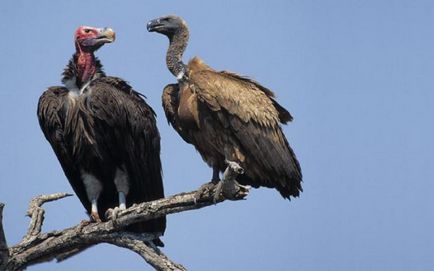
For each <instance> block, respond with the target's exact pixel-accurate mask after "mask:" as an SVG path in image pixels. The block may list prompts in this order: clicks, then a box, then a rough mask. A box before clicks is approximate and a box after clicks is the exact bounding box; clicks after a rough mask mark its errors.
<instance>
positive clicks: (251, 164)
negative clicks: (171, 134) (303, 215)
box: [147, 15, 302, 199]
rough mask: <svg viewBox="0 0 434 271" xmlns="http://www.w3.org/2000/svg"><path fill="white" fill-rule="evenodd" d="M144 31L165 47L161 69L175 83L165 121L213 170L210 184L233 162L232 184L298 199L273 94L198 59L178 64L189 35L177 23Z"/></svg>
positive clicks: (296, 172) (283, 117) (296, 168)
mask: <svg viewBox="0 0 434 271" xmlns="http://www.w3.org/2000/svg"><path fill="white" fill-rule="evenodd" d="M147 29H148V31H149V32H157V33H160V34H163V35H165V36H167V37H168V38H169V42H170V44H169V48H168V50H167V55H166V64H167V67H168V69H169V71H170V72H171V73H172V74H173V75H174V76H175V77H176V78H177V81H178V83H177V84H169V85H167V86H166V87H165V88H164V91H163V96H162V100H163V107H164V111H165V114H166V117H167V120H168V122H169V123H170V124H171V125H172V126H173V128H174V129H175V130H176V131H177V132H178V134H179V135H180V136H181V137H182V138H183V139H184V141H186V142H187V143H190V144H192V145H194V146H195V148H196V150H197V151H198V152H199V153H200V155H201V156H202V158H203V160H204V161H205V162H206V163H207V164H208V165H209V166H210V167H211V168H212V169H213V174H212V183H218V182H219V181H220V175H219V174H220V172H223V171H225V169H226V167H227V166H228V165H230V164H231V163H234V162H235V163H236V164H237V165H238V166H241V168H242V169H244V174H242V175H238V176H237V178H236V181H237V182H238V183H239V184H242V185H248V186H253V187H255V188H258V187H269V188H275V189H277V191H279V192H280V194H281V195H282V197H283V198H286V199H290V198H291V196H292V197H298V196H299V194H300V192H301V191H302V187H301V181H302V174H301V168H300V165H299V162H298V161H297V158H296V156H295V154H294V152H293V150H292V149H291V147H290V146H289V144H288V141H287V139H286V138H285V135H284V134H283V132H282V128H281V126H280V124H286V123H288V122H289V121H291V120H292V116H291V114H290V113H289V112H288V111H287V110H286V109H285V108H283V106H281V105H280V104H279V103H278V102H277V101H276V100H275V96H274V93H273V92H272V91H271V90H269V89H268V88H266V87H264V86H262V85H261V84H259V83H258V82H256V81H254V80H252V79H249V78H247V77H244V76H240V75H238V74H235V73H232V72H227V71H215V70H213V69H212V68H211V67H209V66H208V65H206V64H205V63H204V62H203V61H202V60H201V59H199V58H198V57H194V58H193V59H191V60H190V61H189V63H188V64H187V65H186V64H184V63H183V62H182V55H183V53H184V51H185V49H186V47H187V43H188V38H189V31H188V27H187V24H186V22H185V21H184V20H183V19H182V18H180V17H178V16H174V15H169V16H164V17H160V18H157V19H154V20H151V21H149V22H148V23H147Z"/></svg>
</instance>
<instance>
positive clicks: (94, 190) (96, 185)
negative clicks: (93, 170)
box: [81, 170, 102, 202]
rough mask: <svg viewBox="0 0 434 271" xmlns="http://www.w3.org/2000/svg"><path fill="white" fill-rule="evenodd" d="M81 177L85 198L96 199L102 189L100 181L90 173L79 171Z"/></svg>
mask: <svg viewBox="0 0 434 271" xmlns="http://www.w3.org/2000/svg"><path fill="white" fill-rule="evenodd" d="M81 178H82V179H83V183H84V187H85V189H86V193H87V198H88V199H89V201H91V202H92V201H93V200H96V199H98V197H99V194H101V191H102V184H101V182H100V181H99V180H98V179H97V178H96V177H95V176H93V175H92V174H90V173H87V172H85V171H83V170H82V171H81Z"/></svg>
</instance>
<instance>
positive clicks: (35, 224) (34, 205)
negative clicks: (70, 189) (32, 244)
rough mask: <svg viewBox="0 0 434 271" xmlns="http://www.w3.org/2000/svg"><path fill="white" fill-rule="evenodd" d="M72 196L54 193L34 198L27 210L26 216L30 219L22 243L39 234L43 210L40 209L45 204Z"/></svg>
mask: <svg viewBox="0 0 434 271" xmlns="http://www.w3.org/2000/svg"><path fill="white" fill-rule="evenodd" d="M69 196H72V194H67V193H56V194H51V195H40V196H37V197H34V198H33V199H32V200H31V201H30V204H29V209H28V210H27V216H29V217H30V224H29V228H28V230H27V234H26V236H24V239H23V242H28V241H30V240H31V239H33V238H35V237H36V236H38V235H39V234H40V233H41V229H42V223H43V222H44V214H45V210H44V209H42V208H41V206H42V204H44V203H45V202H49V201H53V200H58V199H62V198H64V197H69Z"/></svg>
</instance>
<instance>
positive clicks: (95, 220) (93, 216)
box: [90, 212, 102, 222]
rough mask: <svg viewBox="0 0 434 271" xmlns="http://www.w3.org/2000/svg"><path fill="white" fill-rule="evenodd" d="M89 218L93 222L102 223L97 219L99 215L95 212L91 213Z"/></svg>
mask: <svg viewBox="0 0 434 271" xmlns="http://www.w3.org/2000/svg"><path fill="white" fill-rule="evenodd" d="M90 218H91V220H92V221H93V222H102V220H101V218H100V217H99V214H98V213H97V212H91V213H90Z"/></svg>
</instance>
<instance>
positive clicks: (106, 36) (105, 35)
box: [96, 27, 116, 43]
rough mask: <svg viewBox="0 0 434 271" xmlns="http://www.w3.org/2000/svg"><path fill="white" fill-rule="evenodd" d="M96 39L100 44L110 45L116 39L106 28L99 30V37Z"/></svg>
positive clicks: (113, 33) (109, 29) (114, 34)
mask: <svg viewBox="0 0 434 271" xmlns="http://www.w3.org/2000/svg"><path fill="white" fill-rule="evenodd" d="M96 39H97V40H98V41H99V42H101V43H112V42H114V41H115V39H116V33H115V32H114V31H113V29H111V28H108V27H105V28H100V29H99V36H98V37H97V38H96Z"/></svg>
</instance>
